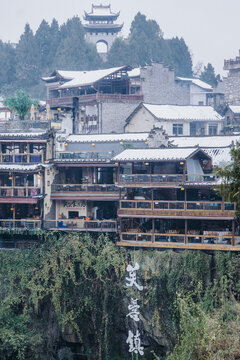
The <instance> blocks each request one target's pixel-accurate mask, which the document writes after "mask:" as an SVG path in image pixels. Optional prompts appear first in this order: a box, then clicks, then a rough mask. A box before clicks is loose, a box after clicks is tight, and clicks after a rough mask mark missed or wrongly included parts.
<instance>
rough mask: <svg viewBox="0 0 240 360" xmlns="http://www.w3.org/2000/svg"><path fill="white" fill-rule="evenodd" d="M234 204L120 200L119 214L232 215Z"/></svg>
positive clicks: (234, 208)
mask: <svg viewBox="0 0 240 360" xmlns="http://www.w3.org/2000/svg"><path fill="white" fill-rule="evenodd" d="M235 210H236V204H232V203H228V202H216V201H199V202H197V201H163V200H155V201H150V200H121V201H120V208H119V215H146V216H147V215H166V216H167V215H169V216H174V215H176V216H182V215H189V216H216V217H217V216H227V217H233V216H234V211H235Z"/></svg>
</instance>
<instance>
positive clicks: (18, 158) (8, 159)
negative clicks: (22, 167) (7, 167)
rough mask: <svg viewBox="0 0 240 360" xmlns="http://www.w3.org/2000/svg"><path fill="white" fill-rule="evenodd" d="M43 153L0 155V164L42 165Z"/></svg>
mask: <svg viewBox="0 0 240 360" xmlns="http://www.w3.org/2000/svg"><path fill="white" fill-rule="evenodd" d="M43 162H44V153H43V152H40V153H34V154H32V153H24V154H14V153H12V154H0V163H10V164H18V163H43Z"/></svg>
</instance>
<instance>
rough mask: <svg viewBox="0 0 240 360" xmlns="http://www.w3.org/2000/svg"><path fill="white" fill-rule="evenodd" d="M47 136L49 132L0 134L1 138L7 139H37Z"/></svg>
mask: <svg viewBox="0 0 240 360" xmlns="http://www.w3.org/2000/svg"><path fill="white" fill-rule="evenodd" d="M45 134H47V131H41V132H2V131H1V132H0V137H1V138H2V137H7V138H36V137H41V136H42V135H45Z"/></svg>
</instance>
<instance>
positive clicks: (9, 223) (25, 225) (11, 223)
mask: <svg viewBox="0 0 240 360" xmlns="http://www.w3.org/2000/svg"><path fill="white" fill-rule="evenodd" d="M41 226H42V221H41V220H39V219H21V220H13V219H0V229H12V230H14V229H22V230H37V229H40V228H41Z"/></svg>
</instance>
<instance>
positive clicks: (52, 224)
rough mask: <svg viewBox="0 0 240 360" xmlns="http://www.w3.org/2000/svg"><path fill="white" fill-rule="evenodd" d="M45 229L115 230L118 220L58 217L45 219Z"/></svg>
mask: <svg viewBox="0 0 240 360" xmlns="http://www.w3.org/2000/svg"><path fill="white" fill-rule="evenodd" d="M44 228H45V229H60V230H73V231H74V230H79V231H94V232H98V231H99V232H115V231H117V221H115V220H84V219H56V220H45V221H44Z"/></svg>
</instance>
